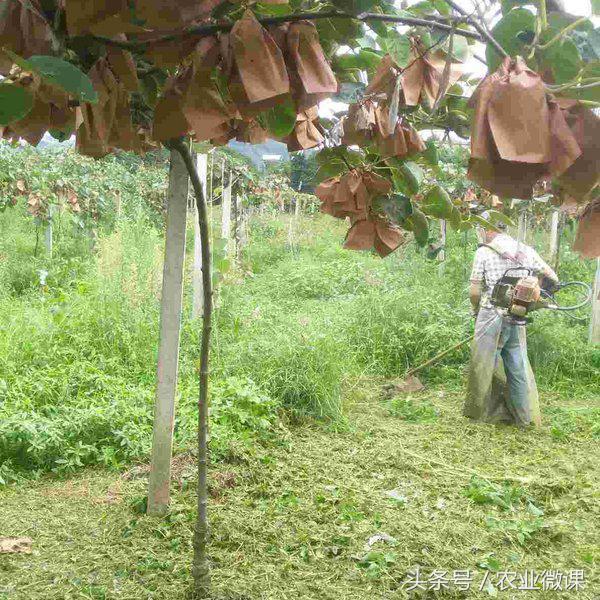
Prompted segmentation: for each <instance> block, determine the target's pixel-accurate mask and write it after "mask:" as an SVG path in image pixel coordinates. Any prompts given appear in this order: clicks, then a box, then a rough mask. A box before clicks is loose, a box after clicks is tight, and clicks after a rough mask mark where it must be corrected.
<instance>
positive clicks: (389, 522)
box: [0, 211, 600, 600]
mask: <svg viewBox="0 0 600 600" xmlns="http://www.w3.org/2000/svg"><path fill="white" fill-rule="evenodd" d="M28 227H30V226H29V225H27V222H26V221H25V220H24V219H21V220H19V219H17V216H15V215H14V214H9V211H7V212H6V213H4V215H2V216H0V231H2V236H1V237H0V250H1V251H2V252H3V253H4V255H5V257H6V260H4V261H3V262H2V263H0V309H1V310H0V479H1V481H0V485H3V487H1V488H0V506H1V510H0V536H8V535H11V536H12V535H14V536H28V537H30V538H32V540H33V554H30V555H28V554H21V555H7V554H5V555H0V598H4V597H6V598H7V599H11V600H13V599H14V600H29V599H31V600H42V599H43V600H46V599H47V600H54V599H56V600H62V599H63V598H64V599H80V598H81V599H111V600H112V599H129V600H146V599H165V600H166V599H178V598H181V599H183V598H185V596H186V593H187V589H188V585H189V579H190V557H191V538H192V528H193V522H194V514H195V511H194V507H195V499H194V482H195V476H194V466H193V462H194V459H193V454H192V452H193V450H192V449H193V443H194V428H195V397H196V390H197V376H196V369H197V359H198V352H197V348H198V323H194V322H193V321H192V320H190V319H189V316H188V315H189V312H188V311H189V307H188V306H187V303H186V317H185V319H184V323H183V334H182V354H181V371H180V398H179V404H178V413H177V415H178V416H177V421H176V428H175V443H176V449H177V452H178V453H179V454H178V457H177V458H176V461H175V469H174V481H173V490H174V496H173V504H172V510H171V512H170V514H169V515H168V517H166V518H164V519H155V518H149V517H146V516H144V508H145V494H146V476H147V466H146V465H145V464H144V463H145V461H146V460H147V456H148V453H149V445H150V440H151V424H152V395H153V389H154V377H155V375H154V365H155V361H154V356H150V354H152V352H153V351H154V350H155V348H156V340H157V323H158V298H159V294H158V291H159V283H160V252H161V241H160V237H159V235H158V233H157V231H156V229H155V228H154V227H153V226H152V225H151V224H148V222H147V219H145V218H144V219H137V220H136V218H134V217H133V216H132V217H131V218H128V219H125V220H123V222H121V223H120V224H118V227H116V229H114V230H109V231H106V232H104V233H103V234H102V235H101V237H100V240H99V243H98V246H97V249H96V252H95V253H94V254H90V252H89V247H88V246H87V245H86V249H85V250H81V251H80V250H77V249H76V248H75V247H74V246H73V244H71V246H72V247H71V249H70V250H69V252H70V253H71V254H70V255H66V250H65V251H64V253H63V254H61V252H62V250H61V247H60V246H58V247H57V257H56V259H53V261H52V262H49V261H47V260H42V259H36V260H32V259H31V253H32V244H33V241H32V240H33V239H34V237H32V236H31V232H30V231H29V230H28ZM251 233H252V237H251V241H250V244H249V246H248V247H247V248H246V251H245V255H244V262H243V268H242V269H240V270H237V271H234V272H229V273H227V272H225V273H223V274H222V275H223V281H222V282H221V284H220V288H219V294H218V298H217V311H216V315H215V321H216V332H215V336H214V343H213V380H212V381H213V384H212V403H213V408H212V412H211V424H212V441H211V451H212V457H213V464H212V469H211V487H212V496H211V505H210V514H211V521H212V528H213V529H212V533H213V540H212V544H211V557H212V561H213V583H214V589H215V597H216V598H222V599H230V600H262V599H265V600H267V599H268V600H287V599H290V600H292V599H296V598H298V599H306V600H309V599H314V600H321V599H324V600H327V599H330V598H331V599H336V600H337V599H352V600H354V599H356V600H358V599H360V600H371V599H372V598H377V599H388V598H389V599H392V598H394V599H395V598H398V599H402V598H405V597H408V595H409V594H408V592H407V590H406V588H403V587H402V583H403V581H404V580H405V579H406V577H407V574H408V573H409V571H410V570H411V569H413V568H415V567H416V566H420V567H421V568H422V569H424V570H426V571H429V570H431V569H441V570H446V571H449V572H452V571H454V570H459V569H472V570H476V571H477V572H478V577H479V579H476V583H475V584H474V586H473V588H472V590H471V591H470V592H469V593H468V594H466V597H469V598H487V597H490V596H493V595H494V594H495V592H497V595H498V597H500V598H507V599H511V600H512V598H525V597H529V596H530V597H532V598H539V599H543V600H545V599H550V598H554V597H557V596H556V592H514V591H513V592H502V591H499V590H493V589H491V588H487V589H486V590H482V591H479V590H478V583H479V582H480V576H481V574H482V573H483V572H484V571H485V570H489V571H492V572H495V573H498V572H500V571H503V570H508V571H517V572H523V571H524V570H525V569H536V570H537V571H540V570H543V569H554V570H562V571H569V570H571V569H583V570H584V571H585V574H586V577H587V580H588V582H587V588H586V589H585V590H583V591H581V592H580V593H579V594H577V596H576V597H577V598H581V599H582V600H596V599H597V597H598V593H599V590H600V581H599V579H598V564H599V562H600V546H599V540H600V518H599V517H600V514H599V513H600V508H599V506H600V503H599V500H600V483H599V479H598V459H599V458H600V457H599V442H600V425H599V422H600V408H599V404H598V400H599V399H600V350H599V349H598V348H596V349H594V348H592V347H590V346H589V345H587V343H586V328H585V325H581V324H577V323H575V322H572V321H568V320H566V319H565V318H563V317H554V316H552V315H540V316H539V317H537V319H536V324H535V325H534V326H533V327H532V329H531V333H532V334H535V335H531V336H530V355H531V358H532V361H533V363H534V366H535V369H536V372H537V375H538V381H539V384H540V388H541V391H542V404H543V412H544V426H543V427H542V429H540V430H535V431H534V430H532V431H524V432H519V431H516V430H514V429H511V428H506V427H492V426H488V425H479V424H473V423H469V422H467V421H465V420H464V419H463V418H462V417H461V416H460V412H461V404H462V386H463V383H464V365H465V362H466V359H467V356H468V351H467V350H466V349H464V348H463V349H462V350H460V351H457V352H456V353H455V354H453V355H451V356H448V357H447V358H446V359H445V360H444V361H443V362H442V363H440V364H439V365H436V366H434V367H432V368H429V369H427V370H426V371H424V372H423V373H422V374H421V377H422V379H423V380H424V381H425V382H426V383H427V385H428V388H427V390H426V391H425V392H423V393H420V394H413V395H409V396H398V397H392V398H388V397H384V396H383V395H382V394H380V389H381V385H382V384H383V383H384V382H386V381H389V380H393V379H395V378H399V377H402V375H403V373H404V372H405V371H406V369H407V368H409V367H410V366H415V365H416V364H418V363H420V362H422V361H424V360H426V359H427V358H430V357H431V356H433V355H434V354H435V353H437V352H439V351H440V350H443V349H444V348H446V347H447V346H449V345H451V344H454V343H456V342H458V341H459V340H460V339H463V338H464V337H466V336H467V335H468V333H469V332H470V330H471V328H472V324H470V322H469V310H468V306H467V302H466V286H467V279H468V274H469V262H470V258H471V255H472V251H473V249H474V240H473V239H472V238H463V236H462V235H457V234H452V235H451V237H450V247H449V250H448V260H447V263H446V266H445V269H444V272H443V273H440V272H439V269H438V265H437V264H436V263H435V262H428V261H426V260H425V259H424V257H423V256H422V254H420V253H418V252H416V251H415V249H414V248H413V247H412V246H409V247H406V248H402V249H401V250H400V251H399V252H398V253H396V254H395V255H393V256H391V257H389V258H388V259H387V260H385V261H381V260H379V259H377V258H374V257H372V256H370V255H368V254H364V253H353V252H348V251H345V250H343V249H341V248H340V241H341V239H343V238H342V236H343V227H342V226H340V224H338V223H334V222H332V220H331V219H328V218H323V217H319V216H315V217H313V216H307V217H303V218H302V219H301V220H300V222H297V223H294V222H292V223H290V222H289V220H288V219H287V218H285V217H281V216H277V215H273V214H266V215H264V216H258V217H256V218H255V219H254V220H253V222H252V227H251ZM65 238H66V236H65ZM66 241H68V240H67V239H65V243H66ZM217 246H218V244H217ZM565 246H566V244H565ZM15 248H16V250H15ZM217 264H221V263H220V261H217ZM24 265H25V266H24ZM25 267H26V268H25ZM38 268H45V269H47V270H49V272H50V274H49V276H48V282H49V284H48V286H47V287H46V288H45V289H40V286H39V283H38V273H37V269H38ZM562 270H563V274H564V277H565V278H568V279H578V278H583V279H585V280H589V279H591V273H592V268H591V265H589V264H588V265H586V264H585V263H582V262H579V261H577V260H576V258H575V257H574V256H573V255H572V254H571V253H570V252H568V251H565V254H564V257H563V266H562ZM17 284H18V285H17ZM188 288H189V286H188ZM187 300H189V298H186V301H187ZM374 536H380V538H377V537H374ZM369 542H370V543H371V545H370V546H369ZM464 596H465V594H463V595H462V596H461V595H460V594H459V593H458V592H455V591H451V590H446V591H439V592H435V591H429V592H427V593H424V592H423V593H421V596H419V595H416V596H415V597H423V598H434V597H440V598H442V597H445V598H453V597H456V598H458V597H464Z"/></svg>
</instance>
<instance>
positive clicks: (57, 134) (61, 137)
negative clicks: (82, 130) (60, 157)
mask: <svg viewBox="0 0 600 600" xmlns="http://www.w3.org/2000/svg"><path fill="white" fill-rule="evenodd" d="M48 133H49V134H50V135H51V136H52V137H53V138H54V139H55V140H58V141H59V142H66V141H67V140H68V139H69V138H70V137H71V134H72V132H67V131H61V130H60V129H49V130H48Z"/></svg>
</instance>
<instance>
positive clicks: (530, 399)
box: [464, 212, 558, 427]
mask: <svg viewBox="0 0 600 600" xmlns="http://www.w3.org/2000/svg"><path fill="white" fill-rule="evenodd" d="M482 217H483V218H484V219H486V220H487V221H490V215H489V213H487V212H486V213H483V215H482ZM494 225H495V226H496V227H497V228H498V229H501V230H502V231H501V232H500V233H499V232H497V231H493V230H489V229H487V230H486V229H480V231H479V233H480V235H481V237H482V238H483V244H480V246H479V248H478V249H477V252H476V253H475V260H474V262H473V270H472V273H471V288H470V293H469V296H470V300H471V305H472V307H473V311H474V313H475V314H476V315H477V320H476V323H475V339H474V341H473V346H472V349H471V362H470V365H469V383H468V391H467V401H466V403H465V408H464V414H465V416H467V417H471V418H473V419H477V420H479V421H485V422H488V423H512V424H514V425H517V426H519V427H526V426H527V425H530V424H533V425H540V423H541V420H540V410H539V403H538V393H537V387H536V383H535V377H534V375H533V371H532V369H531V365H530V363H529V358H528V356H527V338H526V332H525V327H523V326H520V325H516V324H514V323H512V322H511V321H510V319H509V318H508V317H507V316H506V311H505V310H502V309H499V308H496V307H494V306H492V304H491V302H490V295H491V292H492V290H493V288H494V285H495V284H496V282H497V281H498V280H499V279H500V278H501V277H502V276H503V275H504V272H505V271H506V270H507V269H511V268H515V267H524V268H529V269H533V270H534V271H535V273H536V274H537V275H539V276H546V277H548V278H549V279H551V280H553V281H556V282H558V277H557V276H556V273H555V272H554V271H553V270H552V269H551V268H550V267H549V266H548V265H547V264H546V263H545V262H544V261H543V260H542V259H541V258H540V256H539V255H538V253H537V252H536V251H535V250H534V249H533V248H530V247H529V246H526V245H525V244H523V243H521V242H518V241H517V240H515V239H513V238H512V237H510V236H509V235H508V234H507V233H506V232H505V231H504V230H505V229H506V225H504V224H503V223H495V224H494ZM521 273H522V274H523V275H524V276H525V275H527V272H526V271H522V272H521ZM518 274H519V272H518V271H516V272H514V273H511V275H518Z"/></svg>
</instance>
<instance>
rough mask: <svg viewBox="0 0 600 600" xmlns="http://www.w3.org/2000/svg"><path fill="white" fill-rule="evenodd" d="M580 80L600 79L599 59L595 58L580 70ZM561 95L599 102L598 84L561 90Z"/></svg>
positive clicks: (599, 89) (599, 88)
mask: <svg viewBox="0 0 600 600" xmlns="http://www.w3.org/2000/svg"><path fill="white" fill-rule="evenodd" d="M581 78H582V80H586V79H600V60H595V61H594V62H592V63H589V64H587V65H586V66H585V67H584V68H583V70H582V71H581ZM560 95H561V96H566V97H567V98H579V99H580V100H591V101H592V102H600V86H596V87H591V88H587V89H583V90H578V89H577V88H572V89H566V90H561V92H560Z"/></svg>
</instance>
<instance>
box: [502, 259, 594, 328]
mask: <svg viewBox="0 0 600 600" xmlns="http://www.w3.org/2000/svg"><path fill="white" fill-rule="evenodd" d="M524 272H526V273H527V275H523V273H524ZM567 287H580V288H582V290H583V291H584V292H585V297H584V298H583V299H582V300H581V301H580V302H579V303H577V304H575V305H573V306H560V305H559V304H558V303H557V301H556V299H555V297H554V294H556V292H558V291H559V290H562V289H564V288H567ZM591 298H592V290H591V287H590V286H589V285H588V284H587V283H583V282H582V281H570V282H566V283H556V282H554V281H552V280H551V279H549V278H547V277H542V278H541V281H540V277H538V275H536V274H535V272H534V270H533V269H528V268H525V267H514V268H511V269H507V270H506V271H505V272H504V275H503V276H502V277H501V278H500V279H499V280H498V281H497V282H496V285H495V286H494V289H493V290H492V296H491V298H490V302H491V303H492V305H493V306H496V307H497V308H502V309H504V310H506V314H507V317H508V318H509V319H510V321H511V322H512V323H515V324H516V325H527V324H528V323H530V322H531V319H530V318H528V315H529V313H531V312H533V311H536V310H540V309H542V308H547V309H549V310H560V311H573V310H577V309H579V308H582V307H583V306H585V305H586V304H588V303H589V302H590V300H591Z"/></svg>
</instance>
